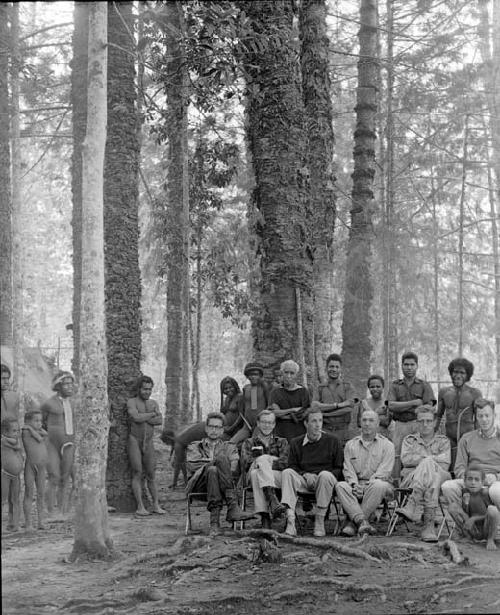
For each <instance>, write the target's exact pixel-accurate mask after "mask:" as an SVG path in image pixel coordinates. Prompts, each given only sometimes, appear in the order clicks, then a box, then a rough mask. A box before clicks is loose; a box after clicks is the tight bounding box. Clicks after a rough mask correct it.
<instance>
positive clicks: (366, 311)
mask: <svg viewBox="0 0 500 615" xmlns="http://www.w3.org/2000/svg"><path fill="white" fill-rule="evenodd" d="M360 21H361V27H360V29H359V35H358V36H359V61H358V88H357V96H356V129H355V132H354V172H353V174H352V180H353V185H352V205H351V227H350V230H349V242H348V248H347V267H346V290H345V293H346V294H345V300H344V313H343V319H342V355H343V360H344V368H345V372H346V373H347V374H348V376H349V380H350V381H351V382H352V383H353V385H354V387H355V390H356V391H358V393H360V394H363V393H364V390H365V383H366V375H367V374H368V373H369V370H370V356H371V350H372V345H371V339H370V336H371V306H372V298H373V285H372V277H371V261H372V241H373V228H372V211H373V207H374V197H373V180H374V177H375V139H376V132H375V122H376V113H377V102H378V94H377V63H378V62H377V38H376V32H377V3H376V0H362V1H361V7H360Z"/></svg>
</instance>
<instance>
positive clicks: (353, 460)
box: [344, 434, 394, 485]
mask: <svg viewBox="0 0 500 615" xmlns="http://www.w3.org/2000/svg"><path fill="white" fill-rule="evenodd" d="M393 466H394V444H393V443H392V442H391V441H390V440H388V439H387V438H386V437H385V436H382V435H381V434H376V436H375V439H374V440H373V442H365V441H364V440H363V438H362V436H356V437H355V438H352V440H349V441H348V442H346V445H345V449H344V479H345V480H346V481H347V482H348V483H349V484H350V485H352V484H353V483H358V482H360V481H363V482H367V481H369V480H370V479H371V478H379V479H381V480H386V481H390V480H391V474H392V468H393Z"/></svg>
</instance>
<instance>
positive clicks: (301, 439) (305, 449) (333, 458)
mask: <svg viewBox="0 0 500 615" xmlns="http://www.w3.org/2000/svg"><path fill="white" fill-rule="evenodd" d="M304 424H305V427H306V435H305V436H297V437H296V438H293V440H292V441H291V442H290V454H289V458H288V466H289V467H288V468H286V469H285V470H283V473H282V475H281V493H282V497H281V503H282V504H284V505H285V506H286V507H287V512H286V518H287V522H286V529H285V533H286V534H289V535H290V536H296V535H297V530H296V528H295V507H296V505H297V493H314V494H315V496H316V513H315V518H314V535H315V536H324V535H325V515H326V511H327V509H328V506H329V505H330V500H331V499H332V494H333V489H334V487H335V485H336V483H337V480H338V479H339V478H340V475H341V472H342V447H341V445H340V442H339V441H338V439H337V438H336V437H335V436H333V435H332V434H329V433H324V432H323V431H322V427H323V414H322V412H321V410H320V409H319V408H310V409H309V410H308V411H307V412H306V417H305V420H304Z"/></svg>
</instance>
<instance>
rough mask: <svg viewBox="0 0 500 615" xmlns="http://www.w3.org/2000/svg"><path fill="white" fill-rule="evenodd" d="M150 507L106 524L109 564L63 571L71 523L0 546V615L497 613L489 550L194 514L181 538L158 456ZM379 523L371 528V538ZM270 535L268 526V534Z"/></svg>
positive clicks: (406, 536)
mask: <svg viewBox="0 0 500 615" xmlns="http://www.w3.org/2000/svg"><path fill="white" fill-rule="evenodd" d="M160 451H161V453H162V459H161V461H162V463H161V466H160V485H161V487H162V489H161V499H162V502H163V503H164V506H165V508H166V509H167V512H168V514H167V515H166V516H164V517H161V516H157V515H153V516H151V517H146V518H140V519H139V518H137V517H135V516H134V515H118V514H115V515H111V516H110V523H111V528H112V534H113V539H114V542H115V547H116V548H117V549H118V550H119V551H121V553H122V557H121V559H120V560H119V561H117V562H114V563H105V562H85V563H76V564H67V563H65V561H64V560H65V557H66V556H67V555H68V554H69V552H70V551H71V546H72V527H71V520H70V519H64V518H59V519H57V518H55V519H51V520H50V521H49V529H48V530H46V531H39V532H35V533H33V534H26V533H24V532H19V533H17V534H10V535H4V536H3V537H2V580H3V587H2V598H3V600H2V602H3V613H6V614H12V615H42V614H46V613H68V614H71V613H82V614H83V613H95V614H98V615H105V614H114V613H139V614H140V613H144V614H151V615H153V614H156V613H157V614H160V613H162V614H163V613H165V614H170V613H172V614H174V613H175V614H176V615H188V614H196V615H205V614H206V615H210V614H212V613H213V614H214V615H215V614H216V613H217V614H220V613H235V614H236V613H238V615H245V614H248V615H254V614H255V615H257V614H259V615H260V614H261V613H263V612H265V613H283V612H287V613H288V614H291V615H295V614H297V615H298V614H303V613H308V612H309V611H311V612H315V613H336V612H338V613H342V614H347V615H350V614H352V615H354V614H355V613H356V614H358V613H359V612H369V613H371V614H378V613H380V614H382V613H464V612H465V613H467V612H470V613H497V612H499V611H500V594H499V592H498V587H499V586H500V551H498V552H495V553H492V552H487V551H486V549H485V548H484V544H470V543H461V544H460V543H459V545H458V546H459V547H460V549H461V551H462V552H463V553H464V555H467V557H468V558H469V566H467V567H463V566H459V565H457V564H455V563H453V562H451V561H450V559H449V557H448V556H447V555H446V553H445V550H444V549H443V545H442V544H439V545H424V544H423V543H421V542H420V541H419V540H418V539H416V538H415V536H413V534H412V533H411V532H410V533H409V532H407V530H406V528H404V526H403V527H401V528H398V531H397V533H396V535H393V536H392V537H391V538H385V537H383V536H376V537H371V538H367V539H365V540H363V541H360V540H354V539H343V538H333V537H331V536H327V537H326V538H324V539H316V538H313V537H312V536H311V533H310V530H309V527H308V524H307V523H306V524H304V535H303V536H301V537H300V538H298V539H296V540H291V539H286V538H285V537H283V536H281V535H280V534H279V532H276V531H271V532H265V531H264V532H263V531H260V530H258V529H257V526H258V524H257V522H255V523H252V522H251V523H250V524H248V529H247V530H244V531H241V532H236V533H235V532H233V531H232V530H231V529H230V528H229V526H226V527H225V529H224V531H223V532H222V533H221V534H220V535H219V536H216V537H214V538H210V537H209V536H208V535H207V534H206V526H207V522H208V514H207V512H206V511H205V510H204V509H203V507H199V508H197V509H196V511H195V514H194V527H195V531H196V533H195V534H194V535H190V536H184V516H185V502H184V497H183V494H182V492H181V491H175V492H172V491H168V490H167V489H166V487H165V485H167V484H168V483H169V480H168V479H169V476H167V475H168V474H169V467H168V464H167V462H166V457H167V455H166V451H165V449H164V448H163V447H162V448H161V449H160ZM385 526H386V522H385V523H381V524H380V525H379V529H380V532H381V533H383V530H384V529H385ZM276 529H277V530H280V529H281V528H280V527H279V524H278V525H277V526H276Z"/></svg>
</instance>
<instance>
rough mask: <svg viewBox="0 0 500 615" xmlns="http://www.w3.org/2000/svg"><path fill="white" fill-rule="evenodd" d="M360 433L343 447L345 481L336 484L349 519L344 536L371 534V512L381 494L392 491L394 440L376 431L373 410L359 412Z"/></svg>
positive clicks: (384, 495) (373, 530) (376, 426)
mask: <svg viewBox="0 0 500 615" xmlns="http://www.w3.org/2000/svg"><path fill="white" fill-rule="evenodd" d="M360 422H361V435H360V436H356V437H354V438H352V439H351V440H349V441H348V442H347V443H346V445H345V449H344V481H342V482H340V483H337V486H336V487H335V489H336V491H337V496H338V498H339V500H340V503H341V504H342V508H343V509H344V511H345V513H346V515H347V517H348V518H349V520H350V521H349V522H348V523H347V524H346V526H345V527H344V529H343V530H342V534H343V535H344V536H354V535H355V534H356V527H357V531H358V533H359V534H374V533H375V528H373V527H372V526H371V525H370V523H369V520H370V516H371V515H372V513H374V512H375V511H376V510H377V506H379V504H380V503H381V502H382V500H383V499H384V497H386V496H387V495H389V494H391V493H392V484H391V472H392V469H393V467H394V444H393V443H392V442H391V441H390V440H388V439H387V438H386V437H385V436H382V435H381V434H379V433H377V429H378V423H379V417H378V414H377V413H376V412H375V411H374V410H365V411H364V412H363V414H362V415H361V421H360Z"/></svg>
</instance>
